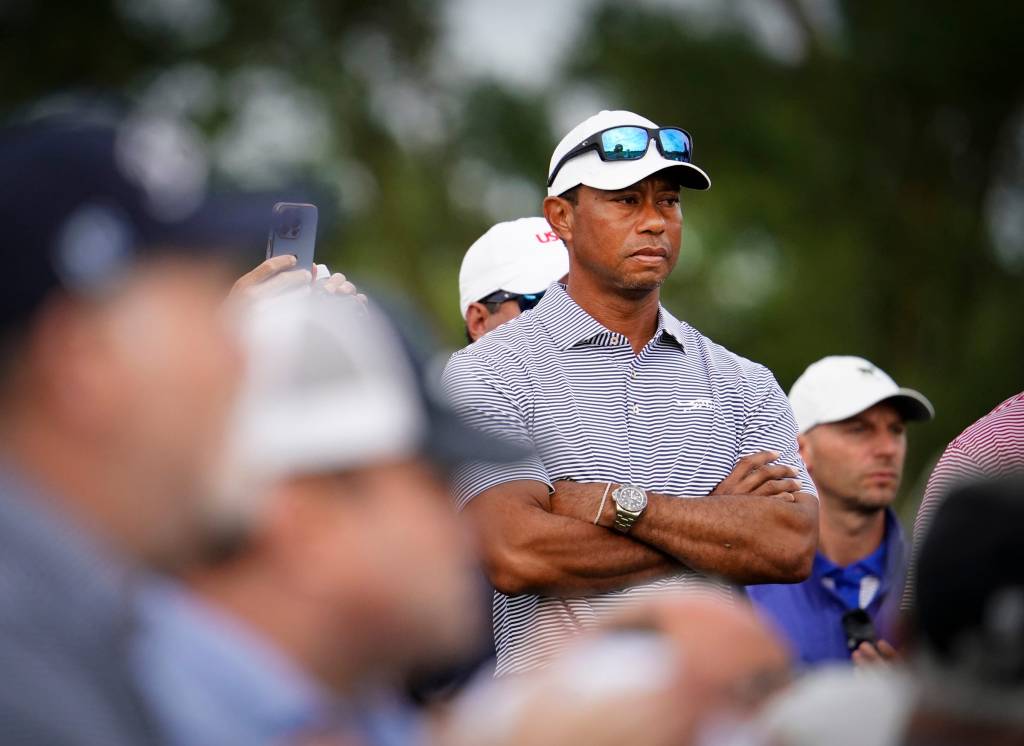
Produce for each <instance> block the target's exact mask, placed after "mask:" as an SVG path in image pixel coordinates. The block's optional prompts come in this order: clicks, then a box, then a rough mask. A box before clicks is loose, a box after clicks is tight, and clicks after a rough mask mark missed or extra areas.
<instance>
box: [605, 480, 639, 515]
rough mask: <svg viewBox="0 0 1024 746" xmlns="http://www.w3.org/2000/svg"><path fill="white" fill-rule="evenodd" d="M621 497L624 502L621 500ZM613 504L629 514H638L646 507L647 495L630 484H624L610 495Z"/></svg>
mask: <svg viewBox="0 0 1024 746" xmlns="http://www.w3.org/2000/svg"><path fill="white" fill-rule="evenodd" d="M623 497H625V498H626V500H625V501H624V500H623ZM612 499H613V500H615V504H616V505H618V506H620V507H621V508H622V509H623V510H628V511H630V512H631V513H639V512H641V511H643V510H644V509H645V508H646V507H647V493H646V492H645V491H644V490H643V489H641V488H640V487H637V486H635V485H632V484H624V485H622V486H621V487H619V488H618V489H617V490H615V491H614V492H613V493H612Z"/></svg>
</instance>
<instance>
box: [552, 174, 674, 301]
mask: <svg viewBox="0 0 1024 746" xmlns="http://www.w3.org/2000/svg"><path fill="white" fill-rule="evenodd" d="M549 199H552V198H549ZM563 201H564V200H563ZM570 205H571V203H570ZM547 217H548V220H549V221H551V223H552V225H553V226H555V227H556V229H557V230H558V233H559V235H561V236H562V238H563V240H564V241H565V243H566V245H567V246H568V247H569V254H570V257H571V263H572V270H571V271H570V278H571V277H572V275H573V274H574V273H575V274H580V273H582V274H584V275H586V276H587V277H589V278H591V280H592V281H593V282H596V283H597V284H598V285H600V286H604V287H605V288H608V289H611V290H618V291H626V292H629V291H641V292H647V291H650V290H654V289H656V288H659V287H661V285H662V284H663V283H664V282H665V279H666V278H667V277H668V276H669V274H670V273H671V272H672V269H673V268H674V267H675V265H676V260H677V259H678V258H679V247H680V243H681V241H682V229H683V213H682V208H681V207H680V202H679V185H678V184H677V183H675V182H673V181H672V180H671V179H667V178H665V177H664V176H659V175H658V174H653V175H651V176H649V177H647V178H646V179H644V180H643V181H640V182H638V183H636V184H634V185H632V186H630V187H627V188H625V189H619V190H616V191H605V190H601V189H593V188H591V187H588V186H580V187H579V188H578V190H577V199H576V204H575V205H571V206H570V207H569V209H568V212H567V214H566V215H565V217H564V220H559V219H558V217H557V216H555V215H552V214H549V215H548V216H547ZM571 282H572V280H571V279H570V283H571Z"/></svg>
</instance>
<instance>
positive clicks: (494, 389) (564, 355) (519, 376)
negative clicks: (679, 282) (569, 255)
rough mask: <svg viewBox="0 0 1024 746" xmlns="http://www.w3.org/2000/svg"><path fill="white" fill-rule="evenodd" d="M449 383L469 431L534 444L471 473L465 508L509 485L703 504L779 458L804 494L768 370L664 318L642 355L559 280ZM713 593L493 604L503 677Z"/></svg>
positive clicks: (690, 575)
mask: <svg viewBox="0 0 1024 746" xmlns="http://www.w3.org/2000/svg"><path fill="white" fill-rule="evenodd" d="M444 382H445V388H446V389H447V391H448V393H449V395H450V396H451V398H452V400H453V402H454V404H455V407H456V409H457V410H458V411H459V413H460V414H461V415H462V416H463V417H464V418H465V419H466V421H467V423H468V424H470V425H471V426H474V427H476V428H479V429H481V430H483V431H485V432H487V433H490V434H493V435H497V436H499V437H504V438H507V439H510V440H516V441H520V442H523V443H527V444H529V445H531V446H532V447H533V448H534V449H535V450H536V456H534V457H531V458H529V459H527V460H525V461H522V462H518V463H515V464H511V465H509V464H505V465H487V464H473V465H469V466H467V467H465V468H464V469H462V470H461V471H460V472H459V473H458V474H457V476H456V486H455V491H456V497H457V501H458V507H459V508H460V509H461V508H464V507H465V506H466V504H468V503H469V501H470V500H472V499H473V498H474V497H476V496H477V495H479V494H480V493H482V492H484V491H486V490H488V489H490V488H492V487H494V486H496V485H499V484H503V483H505V482H510V481H514V480H521V479H528V480H535V481H538V482H543V483H545V484H547V485H549V486H550V485H551V484H552V483H553V482H554V481H556V480H558V479H561V478H567V477H568V478H572V479H575V480H576V481H579V482H615V483H620V484H622V483H624V484H634V485H637V486H639V487H642V488H644V489H646V490H649V491H653V492H658V493H663V494H667V495H678V496H681V497H682V496H686V497H698V496H703V495H707V494H708V493H710V492H711V491H712V490H713V489H714V488H715V486H716V485H717V484H718V483H719V482H720V481H722V479H724V478H725V477H726V476H728V475H729V473H730V472H731V471H732V469H733V467H734V465H735V464H736V461H737V460H738V459H739V458H740V457H742V456H745V455H748V454H750V453H753V452H755V451H760V450H775V451H778V452H780V453H781V454H782V456H781V458H780V459H779V461H780V462H781V463H785V464H789V465H792V466H794V467H796V468H797V469H798V470H799V472H800V475H799V478H800V480H801V482H802V483H803V485H804V489H805V491H807V492H810V493H813V492H814V488H813V483H812V482H811V480H810V477H808V475H807V472H806V470H805V469H804V465H803V462H802V461H801V459H800V456H799V453H798V451H797V444H796V425H795V423H794V420H793V413H792V411H791V409H790V406H789V402H788V401H787V399H786V396H785V394H783V393H782V391H781V389H780V388H779V386H778V384H777V383H776V381H775V378H774V377H773V376H772V374H771V372H770V371H768V369H767V368H765V367H764V366H761V365H757V364H756V363H752V362H750V361H749V360H746V359H744V358H742V357H739V356H738V355H735V354H733V353H731V352H729V351H728V350H726V349H725V348H723V347H721V346H720V345H717V344H715V343H714V342H712V341H711V340H709V339H708V338H707V337H705V336H704V335H702V334H701V333H700V332H698V331H697V330H696V329H694V328H693V327H691V326H689V325H688V324H685V323H683V322H681V321H679V320H678V319H676V318H675V317H673V316H672V314H670V313H669V312H668V311H666V310H665V309H664V308H661V309H660V313H659V318H658V328H657V332H656V333H655V335H654V337H653V338H652V339H651V341H650V342H649V343H648V344H647V345H646V346H645V347H644V348H643V349H642V350H641V351H640V354H639V355H634V354H633V350H632V348H631V347H630V344H629V341H628V340H627V339H626V337H625V336H623V335H621V334H618V333H615V332H612V331H609V330H608V329H606V328H605V327H603V326H602V325H601V324H600V323H599V322H598V321H597V320H596V319H594V318H593V317H591V316H590V315H589V314H587V313H586V311H584V310H583V309H582V308H580V307H579V306H578V305H577V304H576V303H575V301H573V300H572V298H570V297H569V294H568V293H567V292H566V291H565V289H564V287H563V286H561V285H559V284H557V283H556V284H553V285H552V286H551V287H550V288H549V289H548V291H547V294H546V295H545V297H544V299H543V300H542V301H541V302H540V304H538V306H537V307H536V308H535V309H534V310H532V311H528V312H526V313H524V314H522V315H521V316H519V317H518V318H516V319H514V320H512V321H510V322H508V323H506V324H504V325H503V326H501V327H499V328H498V329H496V330H494V331H492V332H490V333H489V334H487V335H486V336H484V337H483V338H482V339H480V340H479V341H477V342H476V343H474V344H472V345H470V346H468V347H466V348H465V349H463V350H461V351H459V352H456V353H455V354H454V355H453V356H452V358H451V360H450V361H449V363H448V366H447V368H446V369H445V374H444ZM695 586H696V587H698V588H701V587H714V588H716V591H715V592H716V593H723V592H724V593H729V590H728V588H729V586H727V585H725V584H724V583H717V584H712V583H711V582H710V581H708V580H707V579H705V578H703V577H702V576H700V575H698V574H697V573H695V572H692V571H687V572H684V573H681V574H679V575H676V576H673V577H670V578H664V579H661V580H656V581H653V582H651V583H646V584H644V585H640V586H635V587H632V588H628V589H625V590H621V591H615V592H611V593H606V594H602V595H599V596H593V597H590V598H572V599H567V598H555V597H541V596H534V595H519V596H505V595H503V594H501V593H496V594H495V597H494V634H495V646H496V649H497V656H498V660H497V673H498V674H499V675H501V674H506V673H511V672H518V671H525V670H529V669H531V668H536V667H539V666H541V665H543V664H544V663H545V662H546V660H547V659H548V658H550V656H551V655H552V654H554V653H555V652H557V651H558V650H559V649H560V648H561V647H562V646H563V645H564V644H565V643H566V642H567V641H568V639H569V638H571V637H572V636H574V635H575V634H577V633H578V632H580V631H582V630H585V629H587V628H590V627H592V626H594V625H595V624H596V623H598V622H599V621H601V620H602V619H603V618H604V617H606V616H607V614H609V613H611V612H617V611H619V610H621V608H622V607H623V605H624V604H626V603H629V601H630V600H631V599H636V598H640V597H644V596H649V595H651V594H653V593H659V592H662V591H664V590H672V589H679V588H690V589H692V588H694V587H695Z"/></svg>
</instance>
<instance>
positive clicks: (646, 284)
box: [619, 276, 665, 293]
mask: <svg viewBox="0 0 1024 746" xmlns="http://www.w3.org/2000/svg"><path fill="white" fill-rule="evenodd" d="M664 284H665V278H664V277H635V276H634V277H625V278H623V279H622V281H621V282H620V283H619V287H620V288H621V289H623V290H631V291H637V292H648V293H649V292H651V291H652V290H657V289H658V288H660V287H661V286H662V285H664Z"/></svg>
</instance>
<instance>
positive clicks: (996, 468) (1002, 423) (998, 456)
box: [903, 391, 1024, 609]
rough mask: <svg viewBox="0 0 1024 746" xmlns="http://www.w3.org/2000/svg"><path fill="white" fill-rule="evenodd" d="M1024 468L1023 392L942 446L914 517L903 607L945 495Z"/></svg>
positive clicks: (908, 600) (908, 603)
mask: <svg viewBox="0 0 1024 746" xmlns="http://www.w3.org/2000/svg"><path fill="white" fill-rule="evenodd" d="M1021 471H1024V391H1022V392H1020V393H1019V394H1016V395H1014V396H1011V397H1010V398H1009V399H1007V400H1006V401H1004V402H1003V403H1002V404H1000V405H999V406H997V407H996V408H995V409H993V410H992V411H991V412H989V413H988V414H987V415H985V416H984V417H982V418H981V419H980V420H978V421H977V422H975V423H974V424H972V425H970V426H969V427H968V428H967V429H966V430H964V431H963V432H962V433H960V435H958V436H957V437H956V438H954V439H953V442H951V443H950V444H949V446H947V447H946V450H945V452H944V453H943V454H942V458H940V459H939V462H938V463H937V464H936V465H935V468H934V469H933V470H932V473H931V476H929V477H928V485H927V487H925V490H924V497H923V498H922V499H921V504H920V505H919V506H918V508H917V517H916V518H915V519H914V562H913V563H912V564H911V567H910V572H909V574H908V576H907V587H906V590H905V592H904V595H903V599H904V600H903V608H904V609H909V608H910V606H911V604H912V601H913V587H914V582H915V576H916V562H917V553H918V552H919V551H920V549H921V544H922V542H923V541H924V537H925V534H926V533H927V532H928V527H929V526H930V525H931V522H932V518H933V517H934V516H935V513H936V511H937V510H938V509H939V506H940V505H941V504H942V502H943V500H945V498H946V495H948V494H949V493H950V491H951V490H952V489H953V488H954V487H956V486H957V485H959V484H961V483H963V482H969V481H972V480H976V479H982V478H984V477H1000V476H1006V475H1008V474H1012V473H1017V472H1021Z"/></svg>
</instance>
